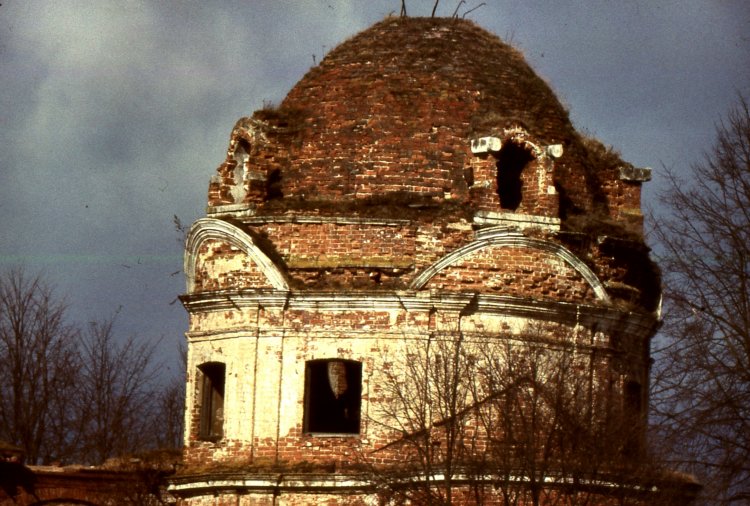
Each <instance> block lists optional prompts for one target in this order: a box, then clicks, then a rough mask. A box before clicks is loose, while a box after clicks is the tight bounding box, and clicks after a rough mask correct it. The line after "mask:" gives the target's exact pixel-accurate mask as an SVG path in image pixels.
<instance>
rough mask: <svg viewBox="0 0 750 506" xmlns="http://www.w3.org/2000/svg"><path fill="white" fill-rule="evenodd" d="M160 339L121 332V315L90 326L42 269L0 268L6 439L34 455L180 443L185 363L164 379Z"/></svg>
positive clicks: (45, 460)
mask: <svg viewBox="0 0 750 506" xmlns="http://www.w3.org/2000/svg"><path fill="white" fill-rule="evenodd" d="M157 345H158V341H150V342H148V341H142V340H138V339H136V338H135V337H131V338H129V339H126V340H124V341H123V340H121V339H117V338H116V336H115V332H114V318H110V319H108V320H103V321H99V322H91V323H90V324H89V325H88V327H87V328H86V329H85V331H83V332H82V331H81V330H80V329H79V327H77V326H75V325H72V324H70V323H69V322H68V320H67V318H66V306H65V304H64V302H63V301H62V299H60V298H58V297H56V295H55V294H54V292H53V290H52V289H51V288H50V287H49V286H48V285H47V284H46V283H45V282H44V280H43V278H41V277H40V276H29V275H27V274H26V273H25V272H24V271H23V270H10V271H7V272H4V273H2V274H0V440H4V441H7V442H8V443H11V444H14V445H17V446H19V447H21V448H22V449H23V450H24V452H25V455H26V461H27V462H28V463H31V464H49V463H53V462H67V463H70V462H77V463H86V464H100V463H102V462H104V461H105V460H107V459H108V458H110V457H115V456H124V455H128V454H133V453H136V452H140V451H144V450H151V449H154V448H158V447H162V448H176V447H179V446H180V439H181V436H182V429H181V427H182V410H183V407H182V403H183V397H184V395H183V388H184V386H183V385H184V370H183V371H182V372H180V373H179V374H178V377H177V378H173V379H172V383H170V384H167V385H164V384H163V383H162V382H159V381H157V380H159V379H163V378H159V377H158V373H159V368H158V366H159V364H157V363H156V362H155V361H154V351H155V348H156V346H157ZM183 362H184V357H183Z"/></svg>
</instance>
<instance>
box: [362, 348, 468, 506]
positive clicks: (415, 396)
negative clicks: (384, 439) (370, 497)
mask: <svg viewBox="0 0 750 506" xmlns="http://www.w3.org/2000/svg"><path fill="white" fill-rule="evenodd" d="M462 346H463V342H462V337H461V335H460V333H454V334H452V335H450V334H441V335H433V336H429V337H427V338H425V339H424V341H422V342H421V343H420V344H415V345H414V346H413V347H411V350H410V352H409V353H407V354H406V355H397V356H392V357H390V356H387V357H385V358H384V363H385V364H386V366H385V368H384V371H383V374H384V376H385V381H383V382H382V383H381V384H380V385H379V386H378V390H379V391H378V395H379V396H380V397H382V398H383V399H385V400H386V401H385V402H381V403H380V404H379V406H380V408H379V412H378V413H377V414H376V416H375V417H374V418H373V420H372V421H373V422H374V423H376V424H378V425H380V426H381V428H384V429H386V430H388V431H389V432H390V433H391V434H392V436H393V443H391V444H390V445H388V447H385V448H381V449H379V451H394V448H397V451H399V452H403V454H404V456H406V455H408V456H409V458H405V459H404V466H403V467H399V466H397V467H398V469H390V470H389V472H388V473H387V474H386V475H385V476H384V478H385V479H384V480H383V483H382V485H383V487H385V488H386V489H388V492H389V494H392V495H395V496H400V497H401V498H402V499H408V500H409V501H411V502H414V503H416V504H445V505H449V504H451V503H452V502H453V477H454V475H455V474H456V473H457V472H458V470H459V469H460V468H461V466H462V462H463V459H464V458H465V456H466V447H465V444H466V441H467V440H468V437H467V435H466V433H465V426H464V424H463V423H462V419H461V416H460V415H461V414H462V413H463V412H465V411H466V410H467V408H468V405H469V403H470V402H471V399H470V395H469V391H468V384H467V383H466V382H465V381H463V378H465V377H467V375H469V374H471V371H470V370H468V369H467V366H468V362H467V361H466V360H465V359H464V353H463V347H462ZM376 453H377V452H376ZM438 474H439V475H440V476H442V479H440V480H436V478H435V477H436V475H438ZM394 475H402V476H407V475H413V476H419V477H420V478H419V479H418V480H416V481H415V486H411V487H402V486H401V484H400V483H398V480H396V481H395V482H394V481H393V479H392V478H393V477H394Z"/></svg>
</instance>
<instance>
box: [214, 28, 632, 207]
mask: <svg viewBox="0 0 750 506" xmlns="http://www.w3.org/2000/svg"><path fill="white" fill-rule="evenodd" d="M508 131H521V132H523V135H524V136H526V138H527V139H529V140H530V141H531V142H533V143H534V144H535V145H536V146H544V145H552V144H561V145H562V146H563V148H564V149H563V151H564V155H563V157H562V158H560V159H559V160H557V161H556V162H555V168H554V179H555V186H556V188H557V191H559V193H560V205H561V207H560V215H561V216H564V215H565V213H566V212H567V211H566V210H567V209H571V210H574V212H575V211H578V210H580V211H584V210H590V209H592V208H593V207H595V205H596V202H597V199H599V200H601V193H602V192H601V191H600V188H601V186H602V185H601V182H600V180H601V177H602V176H601V174H602V171H601V167H600V166H599V165H600V164H599V163H598V158H597V156H593V157H592V155H591V154H590V153H589V150H588V149H587V148H586V147H585V146H584V143H582V142H581V138H580V136H578V134H577V133H576V132H575V130H574V129H573V127H572V125H571V123H570V121H569V119H568V115H567V112H566V111H565V109H564V108H563V107H562V105H561V104H560V102H559V101H558V100H557V98H556V97H555V95H554V93H553V92H552V91H551V90H550V88H549V86H548V85H547V84H546V83H545V82H544V81H543V80H542V79H541V78H539V77H538V76H537V75H536V74H535V73H534V71H533V70H532V69H531V68H530V67H529V65H528V64H527V63H526V62H525V60H524V58H523V57H522V55H521V54H520V53H519V52H518V51H517V50H515V49H513V48H512V47H510V46H509V45H508V44H505V43H504V42H502V41H501V40H500V39H499V38H498V37H496V36H494V35H492V34H491V33H489V32H487V31H486V30H484V29H482V28H479V27H478V26H476V25H475V24H474V23H472V22H470V21H467V20H462V19H452V18H409V17H392V18H387V19H385V20H384V21H381V22H380V23H377V24H376V25H374V26H372V27H371V28H369V29H367V30H365V31H363V32H361V33H359V34H358V35H356V36H354V37H353V38H351V39H349V40H347V41H346V42H344V43H342V44H341V45H339V46H338V47H336V48H335V49H333V50H332V51H331V52H330V53H329V54H328V55H327V56H326V57H325V58H324V59H323V60H322V61H321V62H320V64H319V65H317V66H315V67H313V68H312V69H311V70H310V71H309V72H308V73H307V74H306V75H305V76H304V77H303V78H302V79H301V80H300V81H299V82H298V83H297V84H296V85H295V86H294V87H293V88H292V90H291V91H290V92H289V94H288V95H287V96H286V98H285V99H284V100H283V102H282V103H281V104H280V105H279V106H278V107H277V108H264V109H261V110H259V111H256V112H255V113H254V114H253V117H252V118H243V119H242V120H240V122H238V125H237V126H236V127H235V131H234V132H233V141H232V143H234V144H232V145H231V146H230V156H229V157H228V158H227V162H226V163H225V164H224V166H222V167H223V168H220V169H219V172H220V174H221V175H222V177H223V178H225V180H226V181H230V182H231V181H233V180H234V181H235V182H236V176H231V175H230V173H231V171H233V170H236V169H235V168H234V167H239V166H241V165H243V164H244V165H246V166H248V167H252V168H253V170H254V171H255V174H260V176H252V177H251V179H252V180H253V181H251V183H250V186H249V190H248V192H249V194H248V196H244V197H243V196H242V195H244V193H242V192H240V193H238V194H237V195H235V197H231V196H229V190H228V189H227V188H228V187H221V188H220V187H218V186H216V187H213V188H214V189H213V190H211V195H213V196H212V197H210V198H209V201H210V205H213V206H215V205H222V203H231V202H238V203H239V200H237V198H240V197H241V198H243V199H244V201H245V202H255V203H256V204H257V206H258V208H257V209H258V211H259V212H274V208H278V209H284V210H286V209H290V206H292V207H294V205H296V204H299V203H300V202H307V203H310V202H311V201H315V202H322V203H325V202H328V203H330V202H335V203H337V205H339V206H340V205H342V204H344V203H347V202H349V203H356V202H362V201H363V199H365V200H368V199H369V200H373V199H381V201H382V199H383V198H387V197H388V196H389V195H390V196H398V195H400V196H402V197H403V196H404V195H408V197H406V200H410V201H411V203H413V202H414V201H415V199H416V200H419V199H422V200H425V199H427V200H431V201H432V202H435V201H441V202H443V203H446V202H445V201H447V200H451V202H453V203H458V204H466V203H468V202H469V201H470V200H471V199H470V192H471V186H472V177H471V176H470V177H466V170H467V167H468V166H469V165H470V164H471V160H472V159H473V155H472V152H471V141H472V139H476V138H479V137H483V136H502V135H503V132H508ZM243 132H244V133H243ZM243 138H244V139H245V141H246V143H245V147H244V148H242V149H243V151H242V152H243V153H246V155H242V156H243V157H244V158H243V160H244V161H242V162H241V161H240V159H239V158H238V157H236V156H235V155H234V154H232V153H231V150H233V149H235V148H236V146H237V145H239V144H241V143H242V142H243V141H242V139H243ZM615 162H617V163H619V162H620V160H619V158H617V159H616V160H615ZM613 163H614V162H613ZM610 165H611V164H610ZM615 165H616V164H615ZM606 177H607V178H608V177H609V176H606ZM233 178H234V179H233ZM253 178H254V179H253ZM259 178H260V179H259ZM261 179H262V180H263V181H265V182H264V183H260V182H258V181H260V180H261ZM253 185H254V186H253ZM253 188H255V190H254V189H253ZM253 192H255V193H253ZM253 195H257V196H256V197H253ZM233 198H234V200H232V199H233ZM443 199H445V200H443ZM295 203H296V204H295ZM402 203H403V202H402Z"/></svg>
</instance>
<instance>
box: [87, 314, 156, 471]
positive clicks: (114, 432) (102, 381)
mask: <svg viewBox="0 0 750 506" xmlns="http://www.w3.org/2000/svg"><path fill="white" fill-rule="evenodd" d="M113 329H114V317H113V318H110V319H108V320H104V321H103V322H90V323H89V327H88V329H87V331H86V332H85V333H84V335H83V339H82V340H81V348H80V353H81V364H82V365H81V377H80V380H79V381H80V384H79V392H80V397H81V399H82V401H83V402H81V403H80V406H81V409H80V416H82V418H83V419H84V421H85V423H84V428H83V431H84V437H85V444H84V445H83V450H82V453H83V454H82V457H83V461H84V462H89V463H95V464H100V463H103V462H104V461H105V460H107V459H108V458H111V457H115V456H122V455H129V454H133V453H136V452H138V451H142V450H144V449H147V448H149V447H150V446H152V445H153V442H154V436H155V434H154V433H153V425H152V424H151V421H152V419H153V417H154V416H155V413H156V409H157V407H158V405H157V402H156V401H157V399H158V397H157V396H156V392H157V390H156V388H155V386H156V385H155V381H156V379H157V368H156V366H157V364H155V363H154V360H153V356H154V351H155V348H156V346H157V344H158V341H154V342H147V341H139V340H136V338H135V337H130V338H128V339H126V340H125V341H124V342H122V343H118V342H117V340H116V338H115V334H114V332H113Z"/></svg>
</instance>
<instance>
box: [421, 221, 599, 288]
mask: <svg viewBox="0 0 750 506" xmlns="http://www.w3.org/2000/svg"><path fill="white" fill-rule="evenodd" d="M497 246H500V247H522V248H529V249H534V250H539V251H544V252H547V253H551V254H553V255H555V256H556V257H557V258H559V259H560V260H562V261H564V262H565V263H566V264H568V265H569V266H570V267H571V268H573V269H574V270H575V271H576V272H578V274H580V275H581V277H582V278H583V279H584V280H585V281H586V282H587V283H588V284H589V286H591V289H592V290H593V291H594V294H595V295H596V298H597V299H599V300H601V301H603V302H607V303H609V301H610V299H609V295H607V291H606V290H605V289H604V285H603V284H602V283H601V281H599V278H598V277H597V276H596V274H594V272H593V271H592V270H591V269H589V267H588V266H587V265H586V264H585V263H583V261H581V260H580V259H579V258H578V257H577V256H575V255H574V254H573V253H572V252H571V251H570V250H568V249H567V248H565V247H563V246H561V245H559V244H555V243H553V242H550V241H545V240H542V239H534V238H531V237H526V236H525V235H523V234H521V233H520V232H517V231H515V230H511V229H508V228H505V227H498V228H492V229H486V230H484V231H482V232H480V233H479V234H478V238H477V239H476V240H474V241H472V242H470V243H469V244H466V245H464V246H462V247H460V248H458V249H456V250H454V251H452V252H451V253H449V254H447V255H445V256H444V257H442V258H441V259H440V260H438V261H437V262H435V263H433V264H432V265H430V266H429V267H427V268H426V269H424V270H423V271H422V272H421V273H419V275H417V277H416V278H414V281H412V282H411V285H410V286H409V288H411V289H413V290H421V289H422V288H423V287H424V286H425V285H426V284H427V283H428V282H429V281H430V279H432V278H433V277H434V276H435V275H436V274H437V273H439V272H440V271H442V270H443V269H445V268H446V267H449V266H451V265H453V264H456V263H457V262H459V261H460V260H461V259H463V258H464V257H466V256H468V255H470V254H471V253H473V252H475V251H477V250H480V249H483V248H487V247H497Z"/></svg>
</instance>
